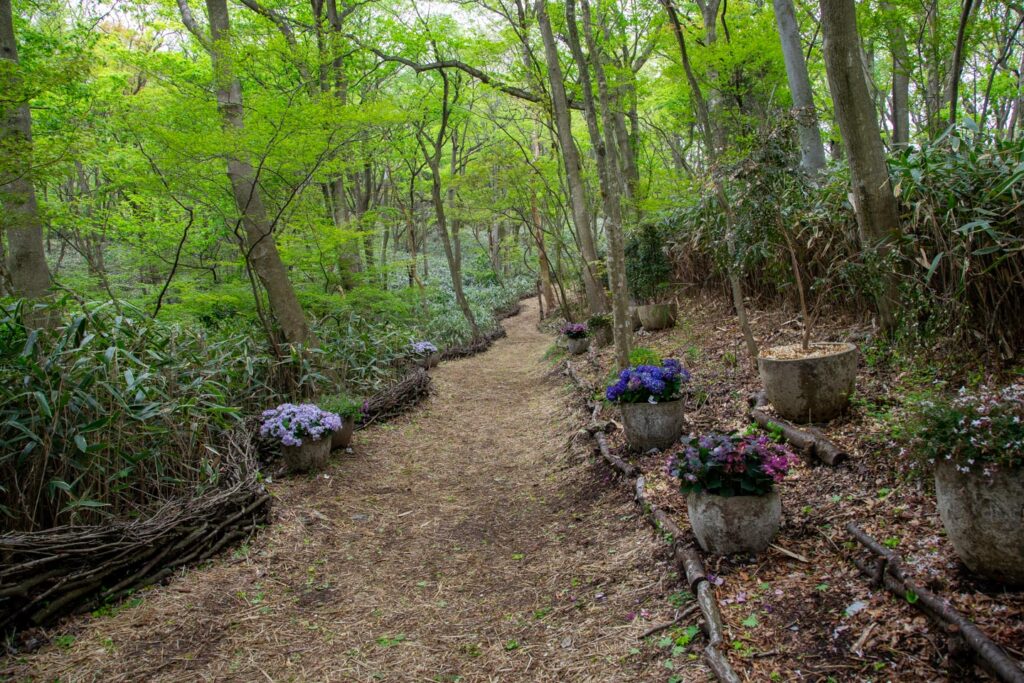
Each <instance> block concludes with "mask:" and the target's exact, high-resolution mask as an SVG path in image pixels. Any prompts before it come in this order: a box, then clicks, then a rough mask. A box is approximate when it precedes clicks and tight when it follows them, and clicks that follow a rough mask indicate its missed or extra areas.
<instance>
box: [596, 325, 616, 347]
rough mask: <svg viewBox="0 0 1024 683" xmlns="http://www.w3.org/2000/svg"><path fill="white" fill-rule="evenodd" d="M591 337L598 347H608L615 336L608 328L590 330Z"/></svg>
mask: <svg viewBox="0 0 1024 683" xmlns="http://www.w3.org/2000/svg"><path fill="white" fill-rule="evenodd" d="M590 334H591V336H592V337H593V338H594V341H596V342H597V345H598V346H610V345H611V343H612V341H613V339H614V337H615V335H614V334H613V333H612V328H610V327H595V328H592V329H591V333H590Z"/></svg>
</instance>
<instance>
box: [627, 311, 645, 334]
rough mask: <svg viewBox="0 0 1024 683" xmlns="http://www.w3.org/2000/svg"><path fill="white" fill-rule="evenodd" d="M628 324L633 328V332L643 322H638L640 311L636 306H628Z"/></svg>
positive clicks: (641, 325)
mask: <svg viewBox="0 0 1024 683" xmlns="http://www.w3.org/2000/svg"><path fill="white" fill-rule="evenodd" d="M629 324H630V326H631V327H632V328H633V332H636V331H637V330H639V329H640V328H641V327H643V323H642V322H640V313H639V311H638V310H637V307H636V306H630V307H629Z"/></svg>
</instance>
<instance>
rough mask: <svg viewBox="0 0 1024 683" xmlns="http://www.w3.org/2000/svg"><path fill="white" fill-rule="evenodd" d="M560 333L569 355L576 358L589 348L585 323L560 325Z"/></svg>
mask: <svg viewBox="0 0 1024 683" xmlns="http://www.w3.org/2000/svg"><path fill="white" fill-rule="evenodd" d="M560 332H561V333H562V336H563V337H565V341H566V345H567V346H568V347H569V353H571V354H572V355H574V356H578V355H579V354H581V353H586V351H587V349H589V348H590V336H589V335H590V331H589V330H588V329H587V324H586V323H566V324H565V325H562V329H561V330H560Z"/></svg>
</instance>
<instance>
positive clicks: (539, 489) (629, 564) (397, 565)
mask: <svg viewBox="0 0 1024 683" xmlns="http://www.w3.org/2000/svg"><path fill="white" fill-rule="evenodd" d="M537 322H538V311H537V305H536V302H535V301H527V302H524V307H523V313H522V314H520V315H519V316H517V317H514V318H510V319H508V320H506V321H505V322H504V325H505V326H506V328H507V330H508V337H507V338H506V339H502V340H499V341H498V342H497V343H496V344H495V345H494V346H493V347H492V349H491V350H489V351H488V352H486V353H484V354H481V355H478V356H475V357H472V358H468V359H464V360H459V361H454V362H451V363H442V364H441V366H440V367H438V368H437V369H436V370H435V371H433V375H434V379H435V385H436V387H435V392H434V395H433V396H432V397H431V398H429V399H428V400H427V401H426V403H425V404H424V405H422V406H421V407H419V408H418V409H416V410H415V411H413V412H412V413H410V414H408V415H406V416H404V417H401V418H398V419H396V420H395V421H393V422H390V423H388V424H384V425H380V426H375V427H372V428H370V429H367V430H365V431H362V432H358V433H357V434H356V441H355V445H354V453H351V454H344V455H340V456H338V457H335V458H334V459H333V460H332V464H331V466H330V468H329V469H328V470H327V471H326V473H323V474H320V475H318V476H315V477H313V476H310V477H300V478H293V479H288V480H281V481H274V482H273V483H271V484H270V487H269V488H270V490H271V492H272V493H273V495H274V501H275V502H274V505H275V507H274V510H275V512H274V518H275V519H274V523H273V525H271V526H270V527H269V528H268V529H266V530H265V531H263V532H262V533H261V534H259V536H258V537H256V538H254V539H253V540H252V542H251V543H250V544H248V545H246V546H243V547H240V548H238V549H236V550H234V551H233V553H228V554H226V555H225V556H224V557H222V558H220V559H218V560H216V561H214V562H212V563H210V564H209V565H207V566H203V567H200V568H196V569H192V570H190V571H187V572H185V573H184V574H183V575H181V576H178V577H176V578H175V579H174V580H172V581H171V582H169V583H168V584H167V585H164V586H160V587H157V588H154V589H151V590H147V591H144V592H142V593H140V594H138V595H137V596H136V597H135V598H134V599H131V600H128V601H126V602H125V603H122V604H121V605H119V606H115V607H113V608H110V609H105V610H103V611H102V612H100V613H94V614H93V615H92V616H86V617H81V618H76V619H71V620H69V621H68V622H65V623H64V624H63V625H62V626H61V627H60V628H58V629H56V630H55V631H54V632H53V633H52V634H51V635H52V636H53V639H52V641H51V643H50V644H49V645H46V646H45V647H43V648H41V649H40V650H38V651H37V652H35V653H32V654H27V655H21V656H18V657H17V658H12V659H8V660H6V661H0V680H19V681H20V680H35V681H54V680H59V681H62V682H65V683H67V682H72V681H104V682H106V683H115V682H118V681H175V682H179V681H212V680H217V681H259V680H264V681H344V680H352V681H403V682H404V681H466V682H469V681H595V682H598V681H666V680H668V679H669V678H670V677H672V676H674V675H675V676H679V679H678V680H687V681H689V680H706V678H707V672H706V671H705V670H704V669H703V667H702V665H701V664H700V663H699V662H698V661H695V657H693V658H691V657H689V656H687V655H685V654H683V655H681V656H678V657H674V658H673V657H671V656H669V653H667V652H666V651H665V650H664V649H662V648H660V647H656V646H655V645H654V644H652V641H654V640H655V639H656V638H657V637H652V638H648V639H647V641H646V642H640V641H639V640H638V636H640V635H641V634H643V633H644V632H645V631H646V630H647V629H648V628H650V627H651V626H652V625H654V624H657V623H659V622H663V621H666V620H671V618H672V617H673V615H674V614H675V613H676V611H677V610H678V608H679V607H680V605H681V604H682V603H683V601H684V600H687V599H689V596H688V595H687V594H686V593H685V592H683V589H682V587H681V586H680V585H679V583H678V581H677V578H676V574H675V571H674V569H673V567H672V566H671V565H670V564H669V562H668V554H667V552H666V546H665V544H664V543H663V542H661V541H660V540H658V539H657V538H656V537H655V536H654V535H653V534H652V532H651V531H650V529H649V528H648V527H647V525H646V524H645V523H644V522H643V521H642V519H641V518H640V517H639V516H638V515H637V511H636V509H635V508H634V505H633V502H632V499H631V497H630V496H629V494H628V493H627V492H626V491H624V490H623V489H622V488H621V487H619V486H618V485H617V484H616V483H615V482H612V481H611V479H610V475H609V473H608V471H607V470H606V469H605V468H604V467H602V466H600V465H598V464H596V463H595V462H594V460H593V458H592V457H590V456H591V453H590V449H589V444H582V443H578V442H577V441H575V440H573V438H572V437H573V435H574V433H575V432H576V429H575V427H578V426H579V424H580V414H579V412H578V411H577V410H575V409H573V408H571V407H570V403H571V401H570V400H569V399H570V388H569V387H568V386H567V384H566V382H565V381H564V379H557V378H551V377H548V376H547V373H548V372H549V371H550V370H551V364H550V363H546V362H545V361H544V355H545V352H546V351H547V350H548V349H549V347H550V346H551V344H552V337H551V336H549V335H545V334H542V333H541V332H539V331H538V330H537ZM670 667H671V669H672V670H670Z"/></svg>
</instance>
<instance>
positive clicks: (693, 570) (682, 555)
mask: <svg viewBox="0 0 1024 683" xmlns="http://www.w3.org/2000/svg"><path fill="white" fill-rule="evenodd" d="M676 557H677V558H678V559H680V561H681V563H682V566H683V571H684V572H685V574H686V583H687V585H688V586H689V587H690V590H691V591H692V592H694V593H696V592H697V585H698V584H700V582H701V581H706V580H707V575H706V574H705V573H704V563H703V562H701V561H700V555H698V554H697V551H696V550H694V549H693V548H692V547H688V548H681V549H680V550H679V553H678V554H677V556H676Z"/></svg>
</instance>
